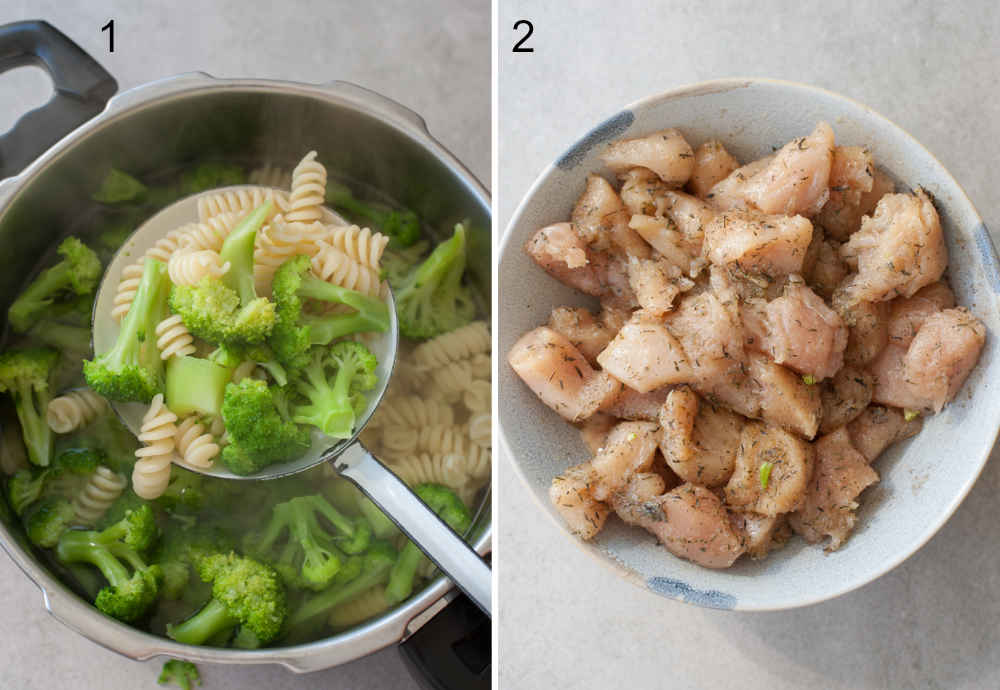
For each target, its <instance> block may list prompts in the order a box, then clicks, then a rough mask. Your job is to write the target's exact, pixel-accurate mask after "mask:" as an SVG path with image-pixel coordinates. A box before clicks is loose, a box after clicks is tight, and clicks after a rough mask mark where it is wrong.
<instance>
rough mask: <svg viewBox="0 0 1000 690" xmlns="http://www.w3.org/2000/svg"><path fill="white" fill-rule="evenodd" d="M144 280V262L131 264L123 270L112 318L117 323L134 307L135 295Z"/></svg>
mask: <svg viewBox="0 0 1000 690" xmlns="http://www.w3.org/2000/svg"><path fill="white" fill-rule="evenodd" d="M141 280H142V261H139V262H137V263H134V264H129V265H128V266H126V267H125V268H123V269H122V277H121V280H119V281H118V291H117V292H116V293H115V302H114V305H115V306H114V308H113V309H112V310H111V316H113V317H114V318H115V320H117V321H121V320H122V319H123V318H125V315H126V314H127V313H128V310H129V307H131V306H132V300H134V299H135V293H136V291H138V289H139V281H141Z"/></svg>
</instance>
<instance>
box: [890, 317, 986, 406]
mask: <svg viewBox="0 0 1000 690" xmlns="http://www.w3.org/2000/svg"><path fill="white" fill-rule="evenodd" d="M985 342H986V327H985V326H984V325H983V323H982V321H980V320H979V319H977V318H976V317H975V316H973V315H972V314H970V313H969V311H968V310H967V309H965V308H963V307H959V308H956V309H945V310H944V311H939V312H937V313H935V314H932V315H930V316H929V317H927V319H926V320H925V321H924V323H923V325H922V326H921V327H920V330H919V331H917V334H916V335H915V336H914V337H913V342H911V343H910V347H909V349H908V350H907V351H906V357H905V359H904V362H903V371H904V373H905V379H906V382H907V383H908V384H909V385H910V386H911V387H912V388H913V390H914V391H915V392H917V393H918V395H919V396H920V397H921V398H922V399H923V400H924V401H925V402H924V404H923V405H921V406H918V407H917V409H919V408H920V407H924V408H930V409H933V410H934V411H935V412H940V411H941V408H942V407H944V406H945V404H946V403H947V402H949V401H950V400H952V399H953V398H954V397H955V394H956V393H958V390H959V389H960V388H961V387H962V384H963V383H965V379H966V377H968V375H969V372H971V371H972V368H973V367H974V366H976V362H977V361H979V353H980V352H981V351H982V349H983V344H984V343H985ZM879 402H884V401H882V400H880V401H879Z"/></svg>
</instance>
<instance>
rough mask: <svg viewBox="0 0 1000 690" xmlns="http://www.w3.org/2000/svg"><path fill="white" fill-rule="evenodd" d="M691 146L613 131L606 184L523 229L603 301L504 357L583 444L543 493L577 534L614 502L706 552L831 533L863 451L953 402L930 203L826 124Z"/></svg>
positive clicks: (856, 497)
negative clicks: (735, 152)
mask: <svg viewBox="0 0 1000 690" xmlns="http://www.w3.org/2000/svg"><path fill="white" fill-rule="evenodd" d="M691 143H699V142H689V141H688V140H686V139H685V137H684V135H683V133H682V132H680V131H679V130H676V129H666V130H662V131H660V132H654V133H652V134H650V135H648V136H645V137H637V138H633V139H629V140H625V141H619V142H615V143H612V144H610V145H609V146H608V148H607V150H606V151H605V153H604V155H603V160H604V163H605V164H606V165H607V168H608V169H609V170H610V172H611V173H612V174H613V175H614V176H615V177H616V179H617V182H616V183H615V184H612V183H610V182H609V181H608V180H610V179H612V177H611V176H610V175H608V176H606V177H602V176H599V175H596V174H595V175H591V176H590V177H589V178H588V179H587V182H586V185H585V187H584V189H583V192H582V194H581V196H580V197H579V199H578V201H577V203H576V205H575V207H574V208H573V209H572V214H571V218H570V222H564V223H556V224H553V225H549V226H547V227H544V228H542V229H540V230H539V231H538V232H537V233H536V234H535V235H534V236H533V237H532V238H531V240H529V242H528V243H527V244H526V245H525V251H526V252H527V253H528V254H529V256H531V257H532V258H533V259H534V260H535V262H536V263H538V264H539V266H540V267H541V268H542V269H544V270H545V271H547V272H548V273H549V274H550V275H551V276H552V277H553V278H555V279H556V280H560V281H562V282H563V283H565V284H567V285H569V286H571V287H574V288H576V289H578V290H579V291H581V292H583V293H585V294H587V295H591V296H592V297H594V298H596V300H595V302H596V301H599V302H600V311H599V312H598V311H591V310H588V309H583V308H576V307H558V308H556V309H554V310H553V311H552V314H551V316H550V318H549V323H548V325H547V326H542V327H540V328H536V329H535V330H533V331H531V332H529V333H527V334H525V335H524V336H523V337H522V338H521V339H520V340H519V341H518V342H517V343H516V344H515V345H514V347H513V348H512V349H511V351H510V353H509V354H508V361H509V362H510V364H511V366H512V367H513V369H514V371H515V372H516V373H517V374H518V375H519V376H520V377H521V378H522V380H524V382H525V383H526V384H527V385H528V387H529V388H530V389H531V390H532V391H533V392H534V393H535V394H536V395H537V396H538V397H539V399H540V400H541V401H542V402H543V403H545V404H546V405H548V406H549V407H551V408H552V409H553V410H555V411H556V412H557V413H558V414H559V415H561V416H562V417H563V418H564V419H566V420H567V421H570V422H572V423H574V424H576V425H577V426H578V427H579V429H580V434H581V438H582V440H583V442H584V446H585V447H586V448H587V449H588V450H589V453H590V458H589V459H588V458H587V457H581V458H579V459H578V460H577V462H578V463H579V464H577V465H575V466H573V467H571V468H570V469H568V470H566V471H565V472H563V473H562V474H561V475H559V476H558V477H556V479H555V480H553V483H552V487H551V490H550V497H551V499H552V501H553V503H554V504H555V506H556V509H557V510H558V511H559V513H560V514H561V515H562V516H563V518H564V519H565V520H566V523H567V525H568V526H569V528H570V530H571V531H572V532H573V533H574V534H576V535H578V536H580V537H581V538H583V539H591V538H594V537H595V536H597V535H598V534H599V532H600V530H601V528H602V527H603V525H604V524H605V522H606V520H608V519H615V517H613V516H617V519H620V520H622V521H624V522H625V523H627V524H630V525H634V526H637V527H642V528H644V529H646V530H648V531H649V532H651V533H653V534H654V535H656V537H657V539H658V540H659V541H660V543H662V544H663V546H664V547H666V549H667V550H668V551H670V552H671V553H673V554H674V555H676V556H679V557H681V558H685V559H688V560H690V561H692V562H694V563H697V564H699V565H702V566H705V567H709V568H726V567H729V566H731V565H732V564H733V563H734V562H735V561H736V560H737V559H738V558H739V557H740V556H741V555H743V554H744V553H745V554H747V555H748V556H749V557H750V558H755V559H756V558H764V557H766V556H767V554H768V553H769V552H770V551H772V550H774V549H776V548H779V547H780V546H782V545H783V544H784V543H785V542H786V541H787V539H788V538H789V537H790V536H791V534H792V532H793V531H794V532H795V533H798V534H800V535H802V536H803V537H804V538H805V539H806V541H808V542H810V543H821V542H822V543H824V546H825V548H826V549H827V550H835V549H837V548H839V547H840V546H841V545H842V544H843V543H844V541H845V540H846V539H848V538H849V536H850V534H851V532H852V530H853V528H854V525H855V522H856V521H857V516H856V511H857V509H858V507H859V505H860V502H861V501H863V500H864V495H863V494H864V490H865V489H866V488H867V487H868V486H870V485H872V484H874V483H875V482H877V481H878V474H877V472H876V470H875V469H874V468H873V466H872V464H873V463H874V462H875V461H876V460H877V459H878V456H879V455H880V454H881V453H882V452H883V451H885V449H886V448H888V447H889V446H891V445H892V444H893V443H896V442H899V441H902V440H903V439H906V438H909V437H911V436H913V435H914V434H916V433H918V432H919V430H920V428H921V426H922V425H923V424H924V423H925V421H927V420H928V418H929V417H930V416H931V415H933V414H935V413H937V412H940V411H941V410H942V409H943V407H944V406H946V405H947V404H948V403H949V402H951V401H953V400H954V399H955V398H956V396H957V395H958V393H959V391H960V389H961V388H962V386H963V385H964V383H965V381H966V379H967V378H968V377H969V375H970V373H971V372H972V370H973V368H974V367H975V365H976V362H977V361H978V359H979V355H980V353H981V351H982V348H983V344H984V342H985V339H986V336H987V334H986V329H985V326H984V325H983V323H982V322H981V321H980V320H979V319H977V318H976V317H975V316H974V315H973V314H972V313H971V312H969V311H968V310H966V309H965V308H963V307H961V306H957V304H956V299H955V295H954V293H953V292H952V290H951V288H950V286H949V285H948V283H947V280H946V278H945V277H944V273H945V270H946V268H947V262H948V252H947V249H946V245H945V238H944V233H943V229H942V227H941V220H940V218H939V217H938V214H937V210H936V209H935V207H934V203H933V199H932V198H931V197H930V196H929V195H928V194H927V193H926V192H924V191H923V190H921V189H916V190H915V191H913V192H897V191H896V189H895V185H894V183H893V181H892V179H891V177H890V176H889V175H888V174H886V173H885V172H884V171H882V170H879V169H878V168H877V167H876V164H877V161H875V160H874V159H873V157H872V154H871V152H870V151H869V150H868V149H865V148H862V147H859V146H850V145H847V146H844V145H838V144H837V143H836V141H835V139H834V134H833V130H832V129H831V127H830V126H829V125H828V124H827V123H824V122H820V123H819V124H817V125H816V127H815V129H814V130H813V131H812V132H811V133H809V134H807V135H805V136H802V137H799V138H797V139H794V140H792V141H790V142H788V143H787V144H786V145H785V146H783V147H782V148H781V149H779V150H777V151H776V152H775V153H773V154H771V155H769V156H766V157H764V158H761V159H758V160H755V161H749V162H746V163H744V164H742V165H741V164H740V162H739V161H737V160H736V158H734V157H733V156H732V155H731V154H730V153H729V152H728V151H727V150H726V149H725V147H724V146H723V145H722V143H720V142H719V141H717V140H710V141H705V142H700V143H699V145H698V146H696V147H692V146H691ZM604 172H605V174H606V173H607V172H608V171H607V170H605V171H604ZM595 307H596V305H595Z"/></svg>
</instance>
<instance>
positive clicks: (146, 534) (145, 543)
mask: <svg viewBox="0 0 1000 690" xmlns="http://www.w3.org/2000/svg"><path fill="white" fill-rule="evenodd" d="M157 532H158V530H157V527H156V520H155V519H154V518H153V511H152V510H151V509H150V508H149V506H148V505H146V506H143V507H141V508H139V509H138V510H133V511H129V512H127V513H126V514H125V517H124V518H123V519H122V520H121V521H119V522H116V523H115V524H113V525H111V526H110V527H108V528H107V529H105V530H103V531H101V532H97V531H82V530H69V531H67V532H63V534H62V536H61V537H59V543H58V544H57V546H56V558H58V559H59V561H60V562H61V563H63V564H69V563H90V564H91V565H94V566H96V567H97V568H98V569H99V570H100V571H101V574H102V575H104V578H105V579H106V580H107V581H108V586H107V587H105V588H104V589H102V590H101V591H100V592H98V593H97V599H96V600H95V601H94V605H95V606H97V608H98V609H100V610H101V611H103V612H104V613H106V614H108V615H109V616H112V617H114V618H117V619H118V620H121V621H125V622H126V623H130V622H132V621H135V620H137V619H138V618H140V617H141V616H143V615H144V614H145V613H146V612H147V611H148V610H149V608H150V606H152V604H153V602H154V601H156V597H157V594H158V592H159V589H160V584H161V583H162V580H163V571H162V570H161V568H160V566H158V565H150V564H148V563H147V562H146V559H145V558H144V556H143V555H142V554H143V552H145V551H148V550H149V548H150V547H151V546H152V545H153V543H154V542H155V541H156V538H157ZM129 567H131V569H132V572H131V574H129Z"/></svg>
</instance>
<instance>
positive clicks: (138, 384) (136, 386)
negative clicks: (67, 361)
mask: <svg viewBox="0 0 1000 690" xmlns="http://www.w3.org/2000/svg"><path fill="white" fill-rule="evenodd" d="M169 287H170V280H169V279H168V278H167V267H166V266H165V265H164V264H163V263H162V262H161V261H157V260H156V259H152V258H148V257H147V258H146V260H145V264H144V268H143V272H142V278H141V279H140V280H139V287H138V289H137V291H136V294H135V298H134V299H133V300H132V306H131V307H129V310H128V313H127V314H126V315H125V318H124V319H123V320H122V324H121V329H120V330H119V331H118V338H117V340H115V344H114V346H113V347H112V348H111V349H110V350H108V351H107V352H105V353H104V354H102V355H99V356H98V357H95V358H94V359H89V360H84V362H83V376H84V378H85V379H86V380H87V385H89V386H90V387H91V388H93V389H94V390H95V391H97V392H98V393H99V394H101V395H103V396H104V397H105V398H107V399H108V400H121V401H130V400H134V401H137V402H146V403H148V402H149V401H150V400H152V399H153V396H154V395H156V394H157V393H160V392H162V391H163V360H162V359H160V351H159V349H157V347H156V334H155V332H156V325H157V324H158V323H160V321H162V320H163V319H164V317H166V315H167V305H166V297H167V290H168V289H169Z"/></svg>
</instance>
